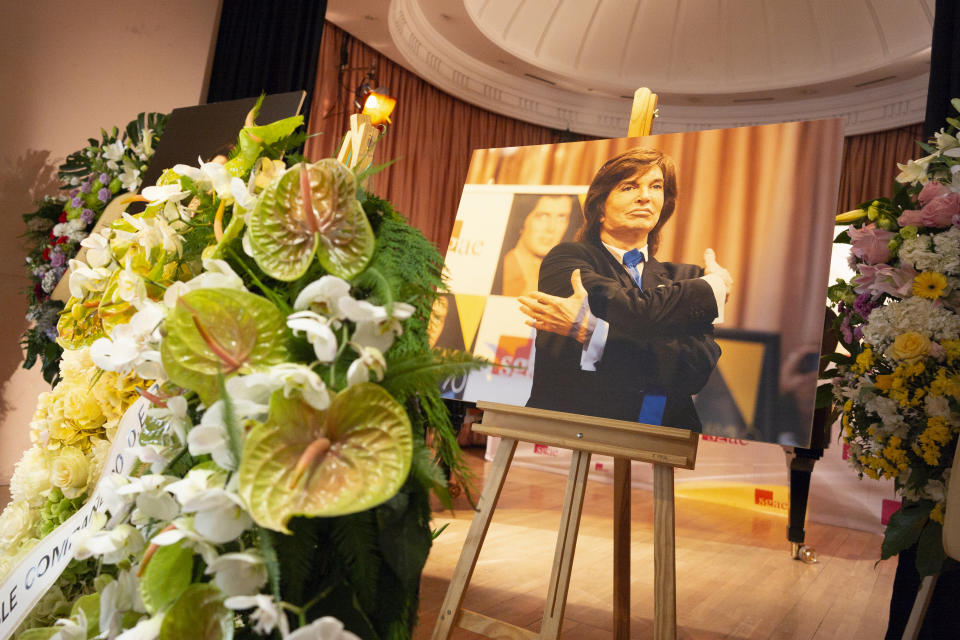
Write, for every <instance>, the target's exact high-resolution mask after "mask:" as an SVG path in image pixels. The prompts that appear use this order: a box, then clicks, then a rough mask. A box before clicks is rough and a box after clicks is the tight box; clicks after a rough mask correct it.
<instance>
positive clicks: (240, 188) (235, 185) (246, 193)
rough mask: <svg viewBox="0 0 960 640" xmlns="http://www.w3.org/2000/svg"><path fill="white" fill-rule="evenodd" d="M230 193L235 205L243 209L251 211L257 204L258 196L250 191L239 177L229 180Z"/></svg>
mask: <svg viewBox="0 0 960 640" xmlns="http://www.w3.org/2000/svg"><path fill="white" fill-rule="evenodd" d="M230 195H231V196H232V197H233V201H234V203H235V204H236V206H237V207H239V208H240V209H243V210H244V211H251V210H253V208H254V207H255V206H257V200H258V198H257V197H256V196H254V195H253V194H252V193H250V190H249V189H247V185H246V184H244V182H243V180H241V179H240V178H232V179H231V180H230Z"/></svg>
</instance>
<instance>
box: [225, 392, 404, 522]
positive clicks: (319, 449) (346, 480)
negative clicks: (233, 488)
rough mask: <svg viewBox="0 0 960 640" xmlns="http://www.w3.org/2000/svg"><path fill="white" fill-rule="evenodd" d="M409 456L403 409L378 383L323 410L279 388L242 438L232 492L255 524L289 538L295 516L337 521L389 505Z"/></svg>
mask: <svg viewBox="0 0 960 640" xmlns="http://www.w3.org/2000/svg"><path fill="white" fill-rule="evenodd" d="M331 395H332V394H331ZM412 455H413V439H412V435H411V430H410V419H409V418H408V417H407V413H406V411H405V410H404V408H403V407H402V406H401V405H400V404H399V403H398V402H397V401H396V400H394V399H393V397H392V396H391V395H390V394H389V393H387V392H386V391H385V390H384V389H383V388H382V387H380V386H378V385H376V384H373V383H361V384H357V385H354V386H352V387H350V388H348V389H347V390H345V391H343V392H342V393H340V394H337V395H336V396H335V397H333V399H332V400H331V402H330V407H329V408H328V409H326V410H317V409H315V408H313V407H311V406H310V405H309V404H307V403H306V402H305V401H304V400H303V398H302V397H300V396H299V394H296V393H294V394H292V395H290V397H285V396H284V394H283V392H282V391H279V390H278V391H276V392H274V394H273V396H272V397H271V399H270V414H269V417H268V419H267V421H266V422H265V423H262V424H258V425H256V426H254V427H253V428H252V429H251V430H250V433H249V434H248V435H247V440H246V444H245V445H244V449H243V456H242V460H241V462H240V468H239V471H238V475H239V488H238V491H239V494H240V497H241V498H242V499H243V501H244V502H245V503H246V504H247V506H248V508H249V509H250V515H251V516H252V517H253V519H254V520H255V521H256V522H257V523H258V524H260V525H261V526H264V527H267V528H270V529H273V530H275V531H283V532H285V533H289V531H288V530H287V527H286V524H287V521H288V520H289V519H290V518H291V517H293V516H295V515H305V516H339V515H345V514H349V513H355V512H358V511H363V510H365V509H369V508H371V507H374V506H376V505H378V504H380V503H382V502H384V501H386V500H388V499H389V498H391V497H392V496H393V495H394V494H395V493H396V492H397V491H398V490H399V489H400V487H401V486H402V485H403V482H404V481H405V480H406V477H407V474H408V472H409V471H410V461H411V458H412Z"/></svg>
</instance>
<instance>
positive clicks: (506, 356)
mask: <svg viewBox="0 0 960 640" xmlns="http://www.w3.org/2000/svg"><path fill="white" fill-rule="evenodd" d="M532 346H533V339H532V338H521V337H517V336H500V340H499V341H498V342H497V353H496V355H495V356H494V362H496V363H497V364H498V365H504V366H494V367H493V371H492V373H493V375H495V376H508V377H510V376H526V377H528V378H532V377H533V370H532V369H531V367H530V349H531V347H532ZM508 367H510V368H508Z"/></svg>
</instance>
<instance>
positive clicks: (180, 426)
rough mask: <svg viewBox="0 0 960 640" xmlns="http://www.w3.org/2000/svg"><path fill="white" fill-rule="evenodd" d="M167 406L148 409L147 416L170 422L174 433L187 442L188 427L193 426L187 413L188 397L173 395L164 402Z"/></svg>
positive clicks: (183, 441)
mask: <svg viewBox="0 0 960 640" xmlns="http://www.w3.org/2000/svg"><path fill="white" fill-rule="evenodd" d="M164 404H165V405H166V406H162V407H152V408H150V409H147V416H149V417H151V418H154V419H156V420H165V421H167V422H168V423H169V425H170V429H171V430H172V431H173V435H176V436H177V438H178V439H179V440H180V442H181V444H186V442H187V429H188V428H189V427H190V426H191V422H190V417H189V416H188V415H187V399H186V398H185V397H183V396H173V397H172V398H167V399H166V400H165V402H164Z"/></svg>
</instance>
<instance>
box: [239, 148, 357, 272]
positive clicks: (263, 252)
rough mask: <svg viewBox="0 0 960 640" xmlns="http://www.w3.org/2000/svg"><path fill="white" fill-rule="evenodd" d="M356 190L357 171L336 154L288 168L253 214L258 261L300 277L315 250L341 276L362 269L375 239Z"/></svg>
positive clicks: (250, 239)
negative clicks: (338, 158)
mask: <svg viewBox="0 0 960 640" xmlns="http://www.w3.org/2000/svg"><path fill="white" fill-rule="evenodd" d="M356 193H357V183H356V177H355V176H354V174H353V172H352V171H350V169H348V168H347V167H345V166H344V165H343V164H341V163H340V162H338V161H337V160H334V159H333V158H326V159H324V160H321V161H319V162H317V163H314V164H311V165H307V164H298V165H294V166H293V167H291V168H290V169H288V170H287V171H286V172H285V173H283V175H281V176H280V177H279V178H278V179H277V180H276V181H274V182H273V183H271V184H270V185H269V186H268V187H267V188H266V189H264V191H263V194H262V196H261V198H260V201H259V202H258V203H257V206H256V207H255V208H254V210H253V212H252V214H251V216H250V226H249V228H248V230H247V243H248V245H249V246H250V249H251V253H252V255H253V258H254V259H255V260H256V261H257V264H258V265H259V266H260V268H261V269H263V270H264V271H265V272H266V273H267V274H269V275H270V276H272V277H274V278H277V279H278V280H285V281H292V280H296V279H297V278H299V277H300V276H302V275H303V274H304V273H305V272H306V271H307V269H308V268H309V266H310V264H311V263H312V262H313V258H314V255H315V254H316V255H317V256H318V258H319V260H320V263H321V264H322V265H323V267H324V268H325V269H326V270H327V271H328V272H329V273H331V274H333V275H336V276H339V277H341V278H346V279H350V278H352V277H354V276H355V275H357V274H358V273H360V272H361V271H363V269H364V268H366V266H367V263H368V262H369V261H370V257H371V256H372V255H373V247H374V241H375V238H374V235H373V231H372V229H371V228H370V223H369V221H368V220H367V217H366V214H364V212H363V207H361V206H360V203H359V202H358V201H357V199H356Z"/></svg>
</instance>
